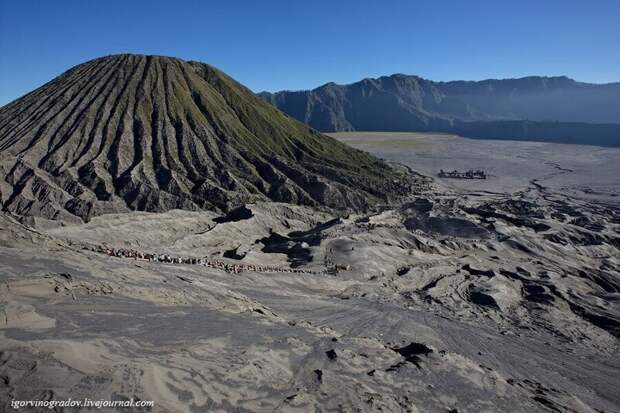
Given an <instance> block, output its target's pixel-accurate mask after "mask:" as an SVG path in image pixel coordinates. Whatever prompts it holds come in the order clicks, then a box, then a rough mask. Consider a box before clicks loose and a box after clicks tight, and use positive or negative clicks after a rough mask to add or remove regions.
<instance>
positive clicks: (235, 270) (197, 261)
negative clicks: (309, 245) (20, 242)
mask: <svg viewBox="0 0 620 413" xmlns="http://www.w3.org/2000/svg"><path fill="white" fill-rule="evenodd" d="M83 248H84V249H87V250H90V251H92V252H96V253H99V254H105V255H108V256H110V257H117V258H133V259H135V260H145V261H150V262H159V263H169V264H188V265H202V266H204V267H209V268H216V269H219V270H223V271H226V272H229V273H232V274H239V273H240V272H242V271H253V272H287V273H295V274H319V272H316V271H310V270H305V269H301V268H289V267H273V266H266V265H255V264H237V263H228V262H224V261H219V260H209V259H206V258H196V257H174V256H171V255H168V254H150V253H144V252H140V251H136V250H133V249H128V248H111V247H105V246H101V245H96V246H93V245H89V246H86V245H84V246H83Z"/></svg>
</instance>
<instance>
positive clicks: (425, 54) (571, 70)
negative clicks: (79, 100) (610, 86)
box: [0, 0, 620, 105]
mask: <svg viewBox="0 0 620 413" xmlns="http://www.w3.org/2000/svg"><path fill="white" fill-rule="evenodd" d="M124 52H132V53H144V54H159V55H169V56H176V57H180V58H183V59H187V60H199V61H204V62H207V63H210V64H213V65H215V66H217V67H219V68H220V69H222V70H224V71H225V72H227V73H228V74H230V75H231V76H233V77H235V78H236V79H237V80H239V81H241V82H242V83H244V84H245V85H247V86H248V87H250V88H251V89H253V90H255V91H260V90H270V91H274V90H281V89H289V90H291V89H292V90H295V89H307V88H313V87H316V86H319V85H321V84H324V83H326V82H328V81H335V82H337V83H351V82H353V81H356V80H359V79H362V78H364V77H376V76H381V75H389V74H393V73H406V74H417V75H420V76H423V77H426V78H429V79H433V80H453V79H471V80H478V79H485V78H506V77H521V76H527V75H567V76H570V77H573V78H576V79H578V80H582V81H590V82H597V83H603V82H611V81H620V1H619V0H608V1H605V0H589V1H588V0H584V1H577V0H538V1H530V0H521V1H504V0H495V1H482V0H480V1H477V0H459V1H456V0H455V1H441V0H434V1H413V0H409V1H406V0H403V1H387V0H384V1H363V0H353V1H350V0H341V1H321V0H313V1H296V0H289V1H275V0H274V1H270V0H262V1H259V0H255V1H234V0H229V1H221V0H219V1H168V2H164V1H158V0H150V1H138V0H135V1H129V0H125V1H116V0H106V1H95V0H91V1H87V0H82V1H64V0H54V1H32V0H22V1H9V0H0V105H4V104H6V103H8V102H9V101H11V100H13V99H15V98H17V97H19V96H21V95H23V94H25V93H27V92H29V91H30V90H32V89H34V88H36V87H38V86H40V85H42V84H44V83H45V82H47V81H48V80H51V79H52V78H53V77H55V76H57V75H59V74H60V73H62V72H63V71H65V70H67V69H69V68H70V67H72V66H74V65H76V64H78V63H82V62H84V61H86V60H89V59H92V58H95V57H99V56H102V55H108V54H114V53H124Z"/></svg>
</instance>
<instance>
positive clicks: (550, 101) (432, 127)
mask: <svg viewBox="0 0 620 413" xmlns="http://www.w3.org/2000/svg"><path fill="white" fill-rule="evenodd" d="M259 95H260V96H261V97H262V98H263V99H264V100H266V101H268V102H270V103H271V104H273V105H275V106H276V107H277V108H279V109H280V110H282V111H284V112H285V113H287V114H289V115H290V116H292V117H294V118H296V119H298V120H300V121H302V122H304V123H306V124H308V125H310V126H312V127H314V128H316V129H318V130H320V131H325V132H334V131H355V130H360V131H361V130H364V131H442V132H450V133H458V134H461V135H464V136H470V137H479V138H497V139H501V138H509V139H524V140H543V141H553V142H566V143H585V144H598V145H608V146H620V83H607V84H592V83H583V82H577V81H575V80H573V79H570V78H568V77H565V76H560V77H540V76H531V77H524V78H520V79H501V80H495V79H491V80H483V81H452V82H434V81H431V80H427V79H423V78H421V77H418V76H408V75H402V74H395V75H392V76H384V77H380V78H377V79H364V80H361V81H359V82H356V83H352V84H349V85H337V84H335V83H327V84H325V85H323V86H321V87H318V88H316V89H313V90H308V91H282V92H277V93H268V92H261V93H259Z"/></svg>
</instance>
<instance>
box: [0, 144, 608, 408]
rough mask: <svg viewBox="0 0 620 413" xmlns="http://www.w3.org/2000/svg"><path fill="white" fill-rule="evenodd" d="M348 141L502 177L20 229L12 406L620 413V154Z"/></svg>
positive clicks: (2, 242)
mask: <svg viewBox="0 0 620 413" xmlns="http://www.w3.org/2000/svg"><path fill="white" fill-rule="evenodd" d="M338 137H339V138H340V139H342V140H344V141H348V142H349V143H350V144H353V145H356V146H358V147H361V148H363V149H368V150H370V151H372V152H374V153H375V154H377V155H379V156H383V157H385V158H386V159H388V160H392V161H398V162H400V163H401V164H403V165H404V166H403V167H405V166H407V165H409V166H410V167H411V168H413V169H414V170H416V165H419V169H417V170H418V171H419V172H421V173H424V174H428V175H431V172H432V170H439V168H444V169H450V168H452V167H459V168H460V167H461V166H462V165H461V163H462V164H464V165H465V164H466V166H470V167H474V168H484V169H486V170H487V171H488V172H489V173H490V174H491V175H492V176H490V177H489V179H487V180H485V181H481V182H465V181H454V180H439V179H432V178H423V177H421V176H420V175H416V179H417V180H418V181H419V185H417V186H416V187H415V188H417V189H415V190H414V191H413V192H412V193H411V194H410V196H409V198H408V199H405V200H403V202H402V203H401V204H399V205H396V206H393V207H389V208H388V207H385V208H377V209H376V210H375V211H374V212H372V213H367V214H350V215H346V214H343V215H340V216H335V215H333V214H332V213H329V212H321V211H318V210H316V209H313V208H311V207H309V206H295V205H290V204H284V203H273V202H257V203H253V204H247V205H246V206H244V207H240V208H238V209H235V210H233V211H231V212H230V213H227V214H224V213H219V212H209V211H182V210H170V211H168V212H163V213H147V212H132V213H119V214H104V215H101V216H96V217H93V218H92V219H91V220H90V221H89V222H87V223H75V222H74V223H65V224H64V225H59V222H56V221H48V220H43V219H38V220H34V221H29V222H30V223H31V224H32V223H33V222H34V226H31V227H27V226H24V225H23V224H22V223H21V222H19V221H18V220H17V219H15V217H13V216H12V215H11V214H4V215H2V217H1V219H2V222H1V223H0V263H1V264H0V280H1V282H2V284H1V286H0V300H1V303H2V313H1V317H0V327H1V330H0V337H1V350H2V352H1V354H0V378H1V380H2V386H0V400H2V401H3V403H4V404H3V406H2V409H3V410H5V411H7V410H8V409H9V406H8V400H10V399H12V398H15V399H19V400H29V399H59V400H62V399H68V398H72V399H80V398H84V397H89V398H100V399H109V400H124V399H128V398H140V399H145V400H154V401H155V408H154V409H153V410H154V411H167V412H168V411H193V412H199V411H233V410H234V411H313V410H317V411H369V412H370V411H390V412H393V411H403V412H448V411H450V412H480V411H506V412H514V411H523V412H531V411H561V412H591V411H597V412H615V411H619V406H620V357H619V351H618V337H619V336H620V307H619V305H620V304H619V303H620V275H619V274H620V252H619V249H620V207H619V205H618V202H617V200H618V198H617V197H618V192H619V188H620V183H619V181H618V180H619V179H620V178H619V177H620V173H619V172H620V171H618V165H620V150H610V149H606V150H605V151H602V150H601V149H600V148H596V147H579V146H571V145H554V144H532V143H515V142H506V141H503V142H494V141H485V142H480V141H469V140H466V139H462V138H455V137H450V136H417V135H416V136H409V137H408V139H409V140H408V141H406V142H404V143H403V136H402V134H396V135H390V134H375V135H356V136H351V135H346V136H344V137H343V136H338ZM395 147H396V148H397V149H394V148H395ZM450 148H453V149H450ZM545 151H547V152H545ZM537 154H538V156H540V157H544V158H545V159H546V160H547V162H550V163H548V164H544V163H541V162H540V160H539V159H537V158H536V156H537ZM550 154H551V155H550ZM554 159H555V160H554ZM515 165H516V166H515ZM578 171H584V172H583V173H580V176H578V175H577V174H578ZM152 256H160V257H165V256H168V257H175V258H178V259H179V261H182V262H170V259H168V260H166V259H164V258H162V259H161V260H158V261H154V260H153V259H152V258H150V259H144V257H152ZM201 259H202V260H204V262H206V261H209V262H212V263H213V262H218V263H226V264H227V266H226V267H221V268H216V266H215V265H213V266H207V265H201V261H200V260H201ZM172 261H174V260H172ZM233 268H234V269H236V270H234V271H233V270H231V269H233Z"/></svg>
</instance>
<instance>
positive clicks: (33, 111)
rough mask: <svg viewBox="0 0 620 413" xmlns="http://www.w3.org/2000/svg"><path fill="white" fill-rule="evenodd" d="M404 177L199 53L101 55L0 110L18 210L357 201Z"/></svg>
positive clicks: (352, 205)
mask: <svg viewBox="0 0 620 413" xmlns="http://www.w3.org/2000/svg"><path fill="white" fill-rule="evenodd" d="M409 183H410V182H409V178H407V177H405V176H403V175H402V174H400V173H398V172H397V171H395V170H393V169H392V168H390V167H389V166H388V165H387V164H385V163H383V162H382V161H380V160H378V159H377V158H375V157H373V156H371V155H370V154H368V153H366V152H362V151H359V150H356V149H353V148H351V147H349V146H347V145H345V144H342V143H340V142H338V141H336V140H335V139H333V138H330V137H328V136H325V135H322V134H320V133H318V132H317V131H316V130H314V129H311V128H309V127H308V126H306V125H304V124H302V123H300V122H297V121H295V120H294V119H291V118H290V117H288V116H286V115H285V114H283V113H281V112H280V111H278V110H277V109H275V108H274V107H273V106H271V105H269V104H267V103H265V102H264V101H263V100H261V99H260V98H258V97H257V96H256V95H255V94H254V93H253V92H252V91H250V90H249V89H247V88H245V87H244V86H242V85H241V84H239V83H238V82H236V81H235V80H234V79H232V78H230V77H229V76H227V75H226V74H224V73H223V72H221V71H219V70H217V69H216V68H214V67H212V66H209V65H208V64H205V63H200V62H186V61H183V60H181V59H176V58H169V57H162V56H143V55H129V54H126V55H115V56H107V57H103V58H99V59H95V60H92V61H90V62H86V63H84V64H81V65H79V66H76V67H74V68H72V69H70V70H68V71H67V72H65V73H63V74H62V75H60V76H59V77H57V78H56V79H53V80H52V81H50V82H49V83H47V84H46V85H44V86H42V87H40V88H38V89H37V90H35V91H33V92H31V93H29V94H27V95H26V96H23V97H21V98H19V99H17V100H15V101H14V102H12V103H10V104H8V105H6V106H4V107H2V108H0V202H1V203H2V208H3V210H5V211H9V212H12V213H14V214H17V215H24V216H39V217H44V218H50V219H63V220H64V219H72V220H76V219H82V220H88V219H90V218H91V217H93V216H96V215H100V214H103V213H108V212H124V211H128V210H143V211H153V212H159V211H167V210H170V209H175V208H179V209H189V210H199V209H211V210H220V211H227V210H230V209H231V208H233V207H235V206H238V205H241V204H243V203H246V202H255V201H265V200H273V201H280V202H288V203H294V204H303V205H312V206H325V207H329V208H334V209H353V210H364V209H366V208H368V207H369V206H371V205H373V204H376V203H385V202H388V201H389V200H391V199H395V198H397V197H398V196H400V195H404V194H407V193H409Z"/></svg>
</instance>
